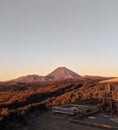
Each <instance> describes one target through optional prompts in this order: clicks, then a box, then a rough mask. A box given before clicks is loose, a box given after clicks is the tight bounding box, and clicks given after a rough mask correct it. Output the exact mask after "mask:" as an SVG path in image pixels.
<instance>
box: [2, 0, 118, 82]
mask: <svg viewBox="0 0 118 130" xmlns="http://www.w3.org/2000/svg"><path fill="white" fill-rule="evenodd" d="M117 6H118V0H0V81H2V80H9V79H14V78H17V77H19V76H24V75H27V74H38V75H47V74H48V73H50V72H51V71H52V70H54V69H56V68H57V67H59V66H65V67H67V68H69V69H71V70H73V71H75V72H77V73H78V74H80V75H101V76H118V60H117V58H118V7H117Z"/></svg>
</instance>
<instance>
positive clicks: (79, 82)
mask: <svg viewBox="0 0 118 130" xmlns="http://www.w3.org/2000/svg"><path fill="white" fill-rule="evenodd" d="M100 80H101V79H99V78H98V79H96V78H95V79H86V78H84V79H67V80H63V81H50V82H49V81H47V82H40V83H29V84H23V83H16V82H8V83H4V84H1V85H0V90H1V91H0V120H1V123H0V124H1V127H2V128H3V127H4V128H5V127H6V126H5V124H6V122H7V123H8V125H7V127H8V128H6V129H7V130H8V129H9V127H11V128H12V126H13V127H15V125H16V127H17V125H18V124H17V123H15V125H14V122H19V123H21V122H25V118H26V117H27V115H29V114H30V113H31V112H32V111H34V110H44V109H46V108H49V107H51V106H54V105H61V104H67V103H79V104H83V103H85V104H87V103H89V104H98V103H99V99H98V88H96V84H97V82H98V81H100ZM11 119H12V121H13V122H12V123H10V121H11ZM9 124H10V125H9ZM12 129H13V128H12Z"/></svg>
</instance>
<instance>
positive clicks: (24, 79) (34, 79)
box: [14, 75, 45, 83]
mask: <svg viewBox="0 0 118 130" xmlns="http://www.w3.org/2000/svg"><path fill="white" fill-rule="evenodd" d="M14 81H16V82H20V83H31V82H39V81H45V77H44V76H38V75H27V76H22V77H19V78H17V79H14Z"/></svg>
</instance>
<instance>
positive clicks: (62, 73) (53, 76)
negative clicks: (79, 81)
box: [46, 67, 81, 80]
mask: <svg viewBox="0 0 118 130" xmlns="http://www.w3.org/2000/svg"><path fill="white" fill-rule="evenodd" d="M79 77H81V76H80V75H78V74H77V73H75V72H73V71H71V70H69V69H68V68H66V67H58V68H57V69H56V70H54V71H53V72H51V73H50V74H48V75H47V76H46V79H48V80H62V79H73V78H79Z"/></svg>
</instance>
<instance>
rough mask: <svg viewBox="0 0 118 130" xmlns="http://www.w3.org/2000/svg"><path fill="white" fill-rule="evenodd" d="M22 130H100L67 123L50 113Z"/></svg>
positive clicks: (40, 116)
mask: <svg viewBox="0 0 118 130" xmlns="http://www.w3.org/2000/svg"><path fill="white" fill-rule="evenodd" d="M23 130H100V129H98V128H92V127H87V126H80V125H77V124H72V123H70V122H69V120H68V118H67V117H60V116H59V115H58V116H55V115H53V114H52V113H51V112H45V113H41V114H40V115H37V117H36V119H35V120H34V121H33V122H32V123H31V124H29V125H28V126H26V127H25V128H24V129H23Z"/></svg>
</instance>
